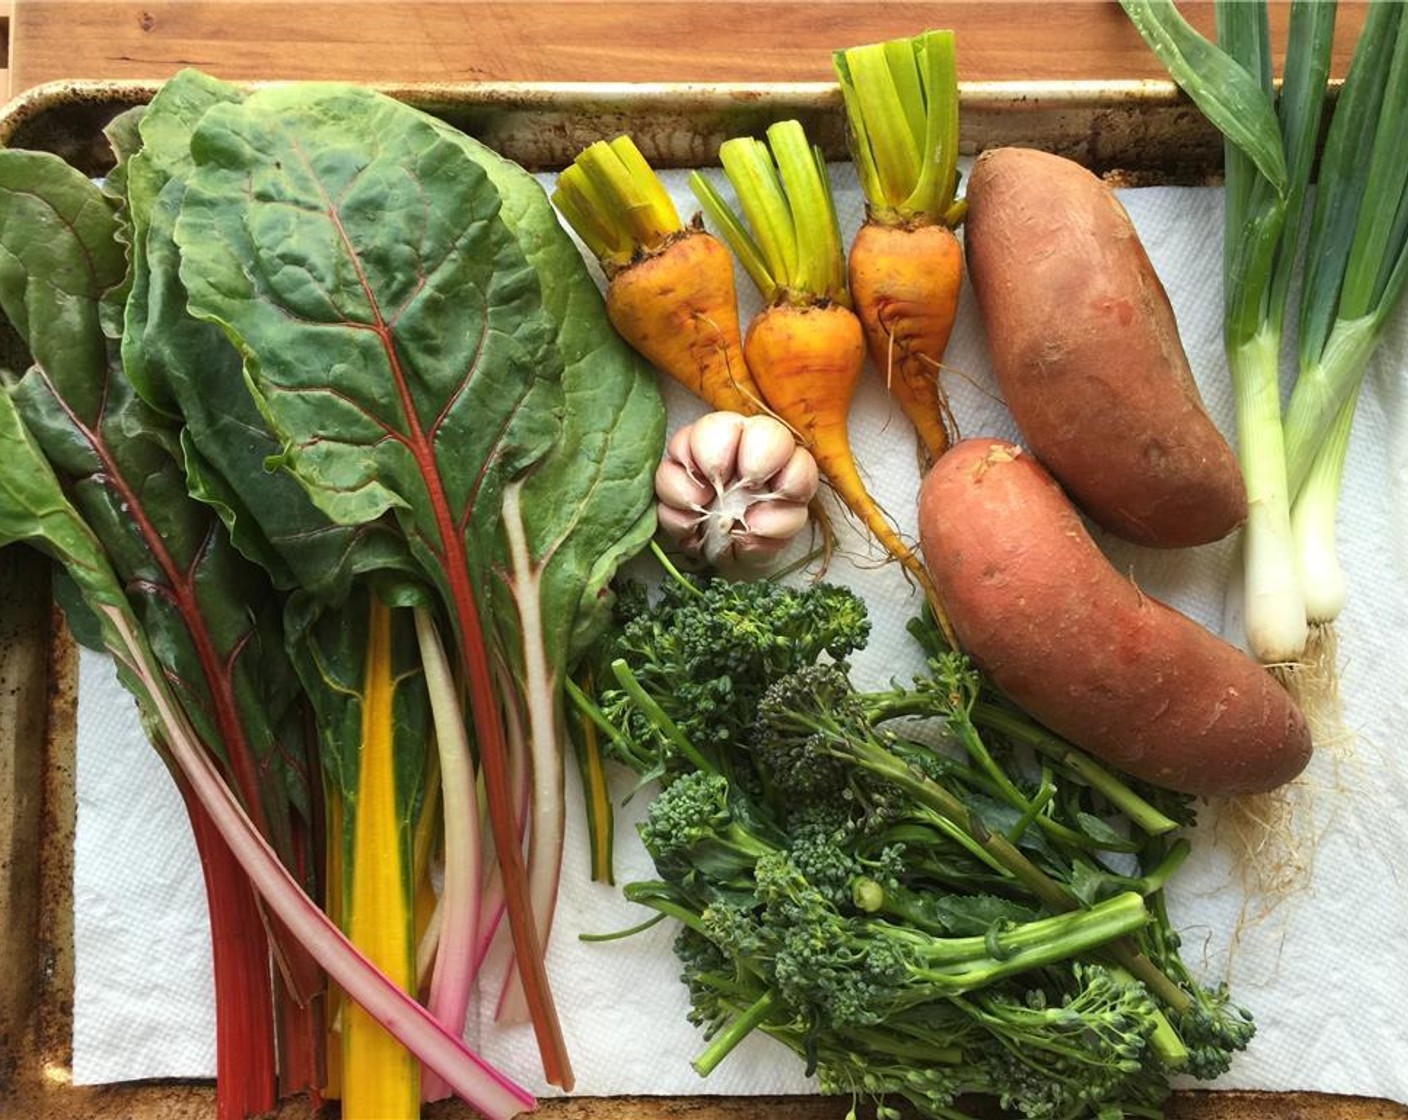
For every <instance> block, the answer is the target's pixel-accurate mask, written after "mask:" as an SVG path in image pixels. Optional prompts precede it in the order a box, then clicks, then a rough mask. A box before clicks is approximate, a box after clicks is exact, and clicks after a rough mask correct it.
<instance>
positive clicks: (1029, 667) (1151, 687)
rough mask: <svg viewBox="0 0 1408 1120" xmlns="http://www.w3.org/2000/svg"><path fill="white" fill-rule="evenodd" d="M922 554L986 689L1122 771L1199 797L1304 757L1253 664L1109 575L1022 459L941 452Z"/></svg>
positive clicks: (1267, 775)
mask: <svg viewBox="0 0 1408 1120" xmlns="http://www.w3.org/2000/svg"><path fill="white" fill-rule="evenodd" d="M919 529H920V538H921V540H922V542H923V549H924V559H925V563H926V564H927V565H928V569H929V573H930V575H931V576H932V577H933V581H934V586H935V588H936V590H937V593H938V596H939V599H940V601H941V602H942V604H943V606H944V609H945V610H946V612H947V613H948V615H949V619H950V621H951V622H952V624H953V629H954V632H955V634H956V635H957V637H958V640H959V644H960V645H961V646H962V647H963V649H964V651H965V652H967V653H968V655H969V656H970V657H971V658H972V659H973V661H974V663H975V664H976V665H977V666H978V667H979V668H980V669H981V670H982V671H983V672H984V673H986V674H987V675H988V678H989V679H990V680H991V681H992V683H993V684H994V685H996V686H997V687H998V688H999V689H1001V690H1002V691H1003V692H1005V693H1006V694H1007V695H1008V696H1010V697H1011V698H1012V699H1013V700H1014V701H1015V702H1016V703H1017V704H1018V705H1019V706H1021V707H1022V708H1023V709H1024V710H1026V711H1027V712H1028V713H1030V714H1031V715H1032V716H1034V717H1035V718H1036V719H1038V720H1039V721H1041V722H1042V723H1043V724H1045V725H1046V726H1048V727H1049V728H1051V729H1052V730H1053V731H1056V732H1057V733H1058V734H1060V735H1063V736H1064V737H1066V738H1067V739H1069V740H1070V741H1071V742H1073V743H1075V744H1076V745H1077V746H1080V747H1083V748H1084V749H1086V750H1088V751H1089V752H1090V753H1092V754H1094V755H1096V756H1098V757H1100V758H1103V759H1105V760H1106V761H1108V762H1110V763H1112V764H1113V765H1115V766H1118V767H1119V768H1121V769H1122V770H1125V771H1127V772H1128V773H1130V774H1133V775H1135V776H1136V777H1139V778H1143V779H1145V780H1146V781H1149V782H1153V783H1155V784H1157V785H1160V786H1164V787H1167V788H1169V789H1175V790H1181V791H1183V792H1186V793H1193V794H1203V795H1209V796H1214V795H1225V794H1235V793H1252V792H1260V791H1265V790H1270V789H1274V788H1275V787H1276V786H1279V785H1281V784H1283V783H1285V782H1288V781H1290V779H1292V778H1293V777H1295V776H1296V775H1297V774H1298V773H1300V771H1301V770H1302V769H1303V768H1304V767H1305V765H1306V763H1307V762H1308V761H1309V759H1310V750H1311V744H1310V732H1309V729H1308V728H1307V726H1306V722H1305V719H1304V717H1303V716H1302V715H1301V712H1300V710H1299V709H1298V708H1297V707H1296V705H1295V702H1294V701H1293V700H1292V699H1291V697H1290V695H1289V694H1288V693H1287V692H1286V690H1285V689H1284V688H1282V687H1281V685H1280V684H1279V683H1277V681H1276V680H1275V679H1274V678H1273V677H1272V676H1271V675H1270V674H1268V673H1267V672H1266V671H1265V670H1264V669H1262V667H1261V666H1260V665H1258V664H1257V663H1256V662H1255V661H1253V660H1252V659H1251V658H1250V657H1248V656H1247V655H1246V654H1244V653H1242V652H1241V651H1240V650H1238V649H1237V648H1236V647H1234V646H1232V645H1229V644H1228V643H1227V642H1224V641H1222V639H1220V638H1218V637H1217V636H1215V635H1213V634H1211V633H1209V632H1208V631H1207V630H1205V629H1204V628H1203V627H1201V626H1199V625H1198V624H1197V623H1196V622H1194V621H1193V620H1192V619H1190V618H1188V617H1187V616H1185V615H1182V614H1180V613H1178V612H1177V611H1175V610H1173V609H1172V608H1170V607H1167V606H1165V605H1164V604H1162V603H1160V602H1158V601H1157V600H1155V599H1153V598H1150V597H1149V596H1148V595H1145V594H1144V593H1143V592H1141V591H1140V590H1139V588H1138V587H1137V586H1135V584H1134V583H1133V582H1132V581H1131V580H1129V579H1127V578H1126V577H1125V576H1123V575H1121V574H1120V573H1119V572H1118V571H1116V570H1115V569H1114V568H1113V567H1112V566H1111V565H1110V563H1109V561H1108V560H1106V558H1105V556H1104V554H1103V553H1101V552H1100V550H1099V548H1098V547H1097V546H1096V545H1095V542H1094V541H1093V540H1092V539H1091V538H1090V535H1089V534H1088V533H1087V532H1086V530H1085V526H1084V524H1083V522H1082V521H1081V518H1080V515H1079V513H1078V512H1077V511H1076V509H1075V507H1074V506H1072V505H1071V503H1070V501H1069V500H1068V499H1067V498H1066V496H1065V494H1064V493H1062V491H1061V488H1060V486H1059V485H1058V484H1057V483H1056V482H1055V480H1054V479H1053V478H1052V477H1051V475H1050V474H1048V473H1047V472H1046V471H1045V470H1044V469H1043V468H1042V466H1041V465H1040V464H1039V463H1038V462H1037V461H1036V459H1035V458H1034V457H1032V456H1031V455H1029V454H1027V453H1026V452H1024V451H1023V450H1022V449H1020V448H1018V447H1016V446H1014V445H1012V444H1010V443H1007V442H1004V441H1001V440H992V439H967V440H963V441H961V442H960V443H958V444H956V445H955V446H954V447H953V448H952V449H951V450H950V451H949V452H948V453H947V454H945V455H944V456H943V457H942V458H941V459H940V460H939V461H938V463H937V464H936V465H935V466H934V467H933V469H932V470H930V472H929V474H928V475H927V476H926V477H925V479H924V484H923V487H922V489H921V491H920V501H919Z"/></svg>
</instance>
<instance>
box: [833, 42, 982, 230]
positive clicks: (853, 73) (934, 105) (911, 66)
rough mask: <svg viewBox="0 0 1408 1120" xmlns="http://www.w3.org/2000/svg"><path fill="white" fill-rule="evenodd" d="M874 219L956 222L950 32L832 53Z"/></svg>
mask: <svg viewBox="0 0 1408 1120" xmlns="http://www.w3.org/2000/svg"><path fill="white" fill-rule="evenodd" d="M832 62H833V64H834V65H835V68H836V75H837V77H838V78H839V79H840V82H841V95H842V98H843V100H844V101H845V104H846V119H847V122H848V123H849V125H850V133H851V155H852V158H853V159H854V160H855V165H856V171H857V173H858V174H859V175H860V183H861V189H862V190H863V191H864V192H865V197H866V200H867V201H868V202H869V204H870V212H871V216H872V217H873V218H875V219H876V220H877V221H881V222H884V223H886V224H892V225H898V224H903V223H907V222H913V221H927V222H935V223H942V224H944V225H949V226H953V225H957V224H958V222H959V221H960V220H961V219H962V216H963V203H962V202H961V201H955V197H954V196H955V194H956V193H957V190H958V67H957V62H956V58H955V51H954V35H953V32H952V31H926V32H924V33H923V34H922V35H917V36H915V37H914V38H912V39H892V40H890V41H889V42H886V43H871V44H869V45H867V46H863V47H851V48H850V49H849V50H843V51H837V52H836V53H835V54H834V55H832Z"/></svg>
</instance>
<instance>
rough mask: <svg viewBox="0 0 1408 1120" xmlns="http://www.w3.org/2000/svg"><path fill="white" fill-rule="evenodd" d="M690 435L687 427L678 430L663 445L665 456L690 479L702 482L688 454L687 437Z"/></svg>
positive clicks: (692, 457)
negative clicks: (681, 468) (680, 467)
mask: <svg viewBox="0 0 1408 1120" xmlns="http://www.w3.org/2000/svg"><path fill="white" fill-rule="evenodd" d="M691 434H692V432H691V431H690V428H689V425H685V426H684V427H683V428H680V429H678V430H677V431H676V432H675V434H674V435H672V436H671V437H670V442H669V443H667V444H665V454H666V456H667V457H668V458H671V459H673V460H674V461H675V462H676V463H678V464H679V465H680V466H682V467H684V469H685V470H686V471H688V472H689V476H690V478H693V479H694V480H695V481H697V482H702V481H703V479H702V478H700V476H699V470H698V468H697V467H696V466H695V465H694V456H693V455H691V454H690V453H689V437H690V435H691Z"/></svg>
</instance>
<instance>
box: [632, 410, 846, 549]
mask: <svg viewBox="0 0 1408 1120" xmlns="http://www.w3.org/2000/svg"><path fill="white" fill-rule="evenodd" d="M817 480H818V476H817V468H816V460H815V459H813V458H812V456H811V453H810V452H809V451H808V450H807V449H806V448H804V447H801V446H799V445H798V444H797V442H796V440H795V439H793V437H792V433H791V432H790V431H789V430H788V428H787V426H786V425H785V424H783V423H782V422H781V421H778V420H774V419H773V418H772V417H771V416H746V417H745V416H740V415H739V414H738V413H736V412H711V413H709V414H708V415H707V416H701V417H700V418H699V419H698V420H696V421H695V422H694V423H693V424H691V425H689V426H687V427H684V428H681V429H680V430H679V431H677V432H676V433H675V434H674V436H673V437H671V439H670V442H669V445H668V446H667V447H666V449H665V458H664V459H663V460H661V462H660V466H659V468H658V469H657V470H656V472H655V496H656V497H657V498H658V499H659V506H658V509H657V513H658V515H659V519H660V527H661V528H662V529H664V530H665V532H666V533H668V534H669V535H670V536H671V537H672V538H674V540H675V541H677V542H678V543H679V545H680V547H681V548H682V549H684V550H685V551H686V552H688V553H690V554H692V555H696V556H702V557H703V558H704V559H706V560H707V561H709V563H711V564H717V565H728V564H730V563H747V562H749V561H752V562H757V561H760V560H764V559H767V558H768V557H771V556H775V555H776V554H777V553H779V552H781V551H782V550H783V549H784V548H785V547H787V544H788V542H790V541H791V540H792V538H793V537H795V536H796V535H797V534H798V533H799V532H801V531H802V529H803V528H804V527H805V526H806V524H807V503H808V502H810V501H811V500H812V498H813V497H814V496H815V495H816V489H817Z"/></svg>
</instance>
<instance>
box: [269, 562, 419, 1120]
mask: <svg viewBox="0 0 1408 1120" xmlns="http://www.w3.org/2000/svg"><path fill="white" fill-rule="evenodd" d="M302 605H303V608H304V609H302V610H294V611H291V612H290V616H291V620H292V621H291V627H292V631H293V632H292V634H291V637H292V638H293V639H294V640H293V641H292V642H291V648H292V649H293V650H294V651H295V658H296V659H297V660H298V665H299V672H300V675H301V676H302V677H303V680H304V684H305V687H306V688H307V692H308V695H309V697H310V700H311V702H312V704H313V707H314V709H315V711H316V713H317V723H318V729H319V739H320V746H321V754H322V759H323V767H324V771H325V772H326V774H327V777H328V787H329V791H328V797H327V804H328V814H329V816H330V817H335V818H336V819H335V820H332V821H330V822H329V829H328V833H329V837H330V843H332V844H334V845H335V846H336V848H337V850H336V851H335V852H332V853H331V854H330V858H329V866H330V868H331V869H332V871H333V873H332V874H330V875H329V883H328V899H327V909H328V911H329V913H330V914H332V915H333V916H334V917H335V919H336V920H337V922H338V924H339V926H341V928H342V930H343V932H344V933H346V934H347V936H348V938H349V939H350V940H351V941H352V943H353V944H355V945H356V946H357V947H358V948H359V949H360V950H361V951H362V952H363V953H365V954H366V955H367V957H368V958H369V959H370V960H371V961H372V962H373V963H374V964H375V965H376V966H377V967H378V968H380V969H381V971H382V972H383V973H385V974H386V976H387V978H388V979H390V980H391V981H393V982H394V983H395V984H396V985H397V987H399V988H401V989H402V990H403V991H405V992H407V993H409V994H412V995H413V994H414V993H415V991H416V988H417V984H416V976H415V948H416V923H415V915H414V906H413V900H414V896H415V891H416V886H417V878H418V874H417V873H418V870H420V869H418V868H417V867H416V866H415V860H414V856H413V837H414V835H415V832H416V827H417V823H418V819H419V816H420V813H421V811H422V807H423V804H424V800H425V784H426V770H427V763H428V758H429V755H428V751H429V744H430V733H429V720H428V715H427V712H428V705H427V698H426V680H425V675H424V674H423V673H422V671H421V667H420V661H419V656H418V653H417V646H416V636H415V628H414V625H413V623H412V619H411V614H412V612H411V611H409V610H406V609H403V608H402V609H396V608H392V607H390V606H389V605H387V604H386V603H385V602H384V601H382V600H381V599H380V598H379V597H378V596H377V595H376V594H375V593H374V592H371V591H370V590H368V589H367V588H366V587H359V588H358V589H356V590H355V591H354V593H353V594H352V595H351V596H349V598H348V599H347V600H346V601H345V602H344V603H343V604H342V606H341V608H340V609H339V610H338V611H336V612H330V611H319V610H317V609H316V607H314V608H312V610H311V611H310V610H309V609H308V608H309V607H310V606H311V604H310V603H309V601H307V600H306V599H305V600H302ZM336 1018H337V1020H338V1022H339V1023H340V1037H341V1064H340V1070H341V1076H340V1078H339V1081H340V1084H339V1086H338V1092H339V1095H340V1096H341V1099H342V1115H343V1116H345V1117H347V1118H348V1120H355V1118H356V1117H367V1118H372V1120H393V1118H398V1117H407V1118H411V1120H414V1117H416V1116H418V1115H419V1113H420V1075H419V1068H418V1066H417V1064H416V1062H415V1059H414V1057H413V1056H412V1055H411V1054H410V1053H408V1052H407V1051H406V1050H405V1049H404V1048H403V1047H402V1046H400V1044H399V1043H397V1041H396V1039H395V1038H394V1037H393V1036H392V1035H391V1034H389V1033H388V1032H386V1031H385V1030H383V1029H382V1028H381V1026H380V1024H378V1023H377V1022H376V1020H375V1019H374V1018H373V1017H372V1016H371V1015H369V1014H368V1013H367V1012H366V1011H365V1010H364V1009H362V1008H360V1007H358V1006H357V1005H355V1004H346V1005H343V1006H342V1007H340V1008H339V1009H338V1011H337V1013H336Z"/></svg>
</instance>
